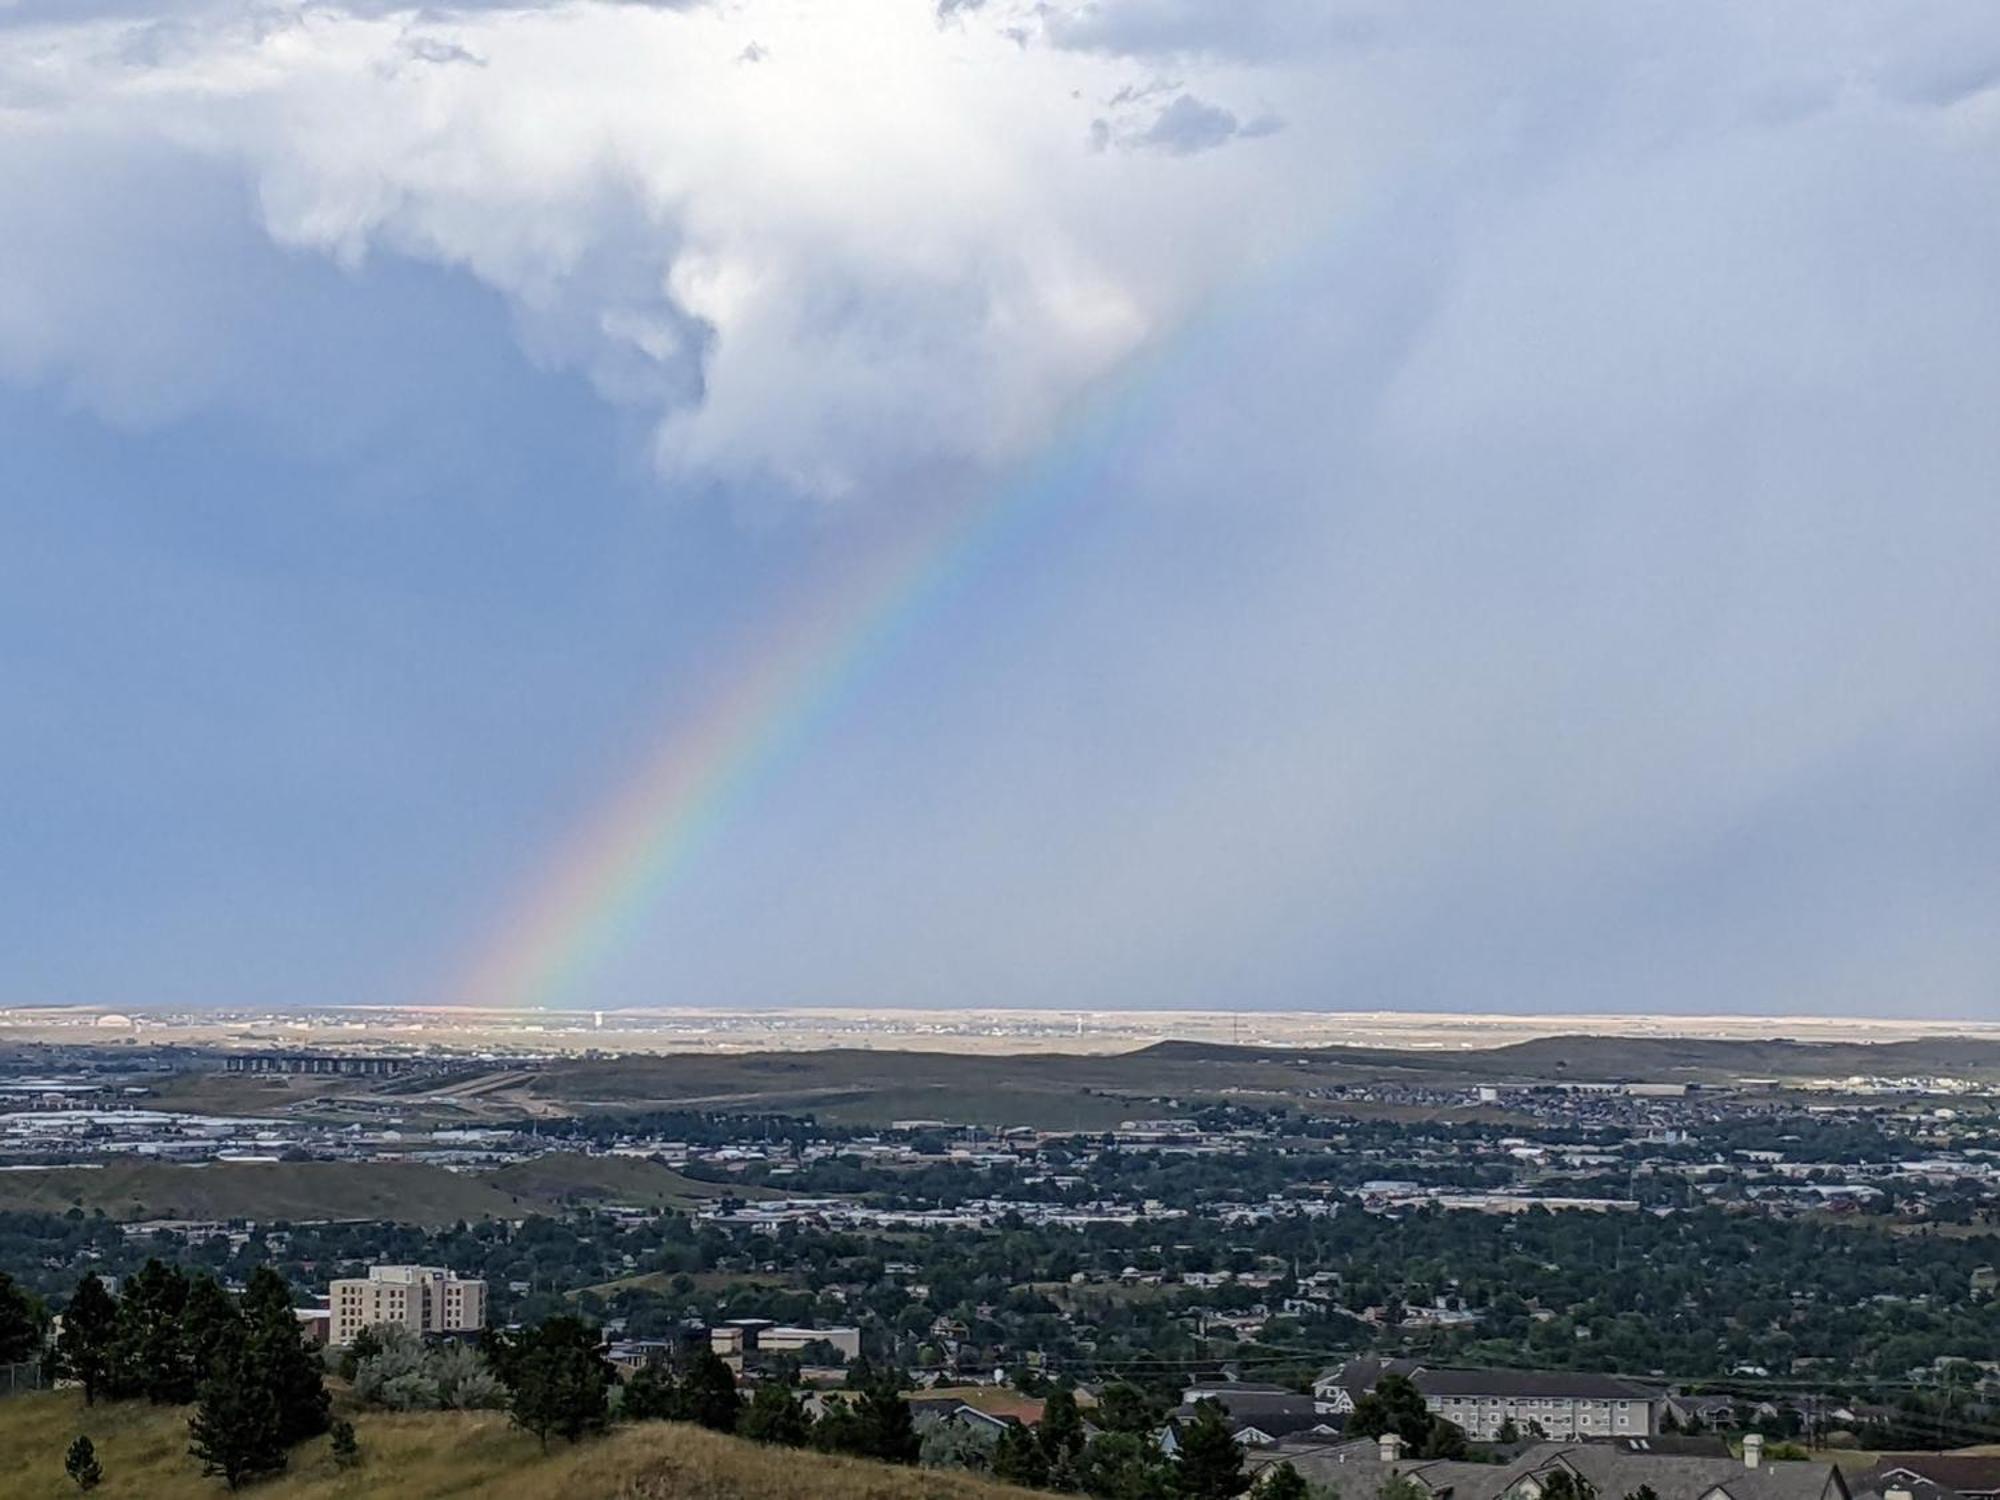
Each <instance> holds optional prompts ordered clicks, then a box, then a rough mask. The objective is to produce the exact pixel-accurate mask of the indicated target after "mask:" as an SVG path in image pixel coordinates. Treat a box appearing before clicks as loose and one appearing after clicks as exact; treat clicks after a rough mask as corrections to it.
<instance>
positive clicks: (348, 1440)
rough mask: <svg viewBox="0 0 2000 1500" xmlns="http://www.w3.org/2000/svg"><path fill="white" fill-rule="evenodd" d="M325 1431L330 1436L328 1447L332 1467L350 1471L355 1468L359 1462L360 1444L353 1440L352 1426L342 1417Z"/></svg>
mask: <svg viewBox="0 0 2000 1500" xmlns="http://www.w3.org/2000/svg"><path fill="white" fill-rule="evenodd" d="M327 1430H328V1432H329V1433H331V1434H332V1441H331V1442H330V1443H329V1444H328V1446H329V1448H330V1449H331V1450H332V1452H333V1465H334V1467H335V1468H337V1469H352V1468H354V1467H355V1466H357V1465H358V1464H359V1463H360V1462H361V1444H359V1443H358V1442H356V1441H355V1440H354V1424H353V1423H352V1422H350V1421H348V1420H347V1419H346V1418H344V1417H343V1418H342V1419H341V1420H340V1421H338V1422H335V1423H334V1424H333V1425H332V1426H331V1427H330V1428H328V1429H327Z"/></svg>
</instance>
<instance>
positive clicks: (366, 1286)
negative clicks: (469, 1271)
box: [327, 1266, 486, 1344]
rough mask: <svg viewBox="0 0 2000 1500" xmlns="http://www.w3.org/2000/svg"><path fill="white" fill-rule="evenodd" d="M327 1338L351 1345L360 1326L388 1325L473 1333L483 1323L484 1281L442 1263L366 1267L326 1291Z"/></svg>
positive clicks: (416, 1330) (419, 1330) (418, 1331)
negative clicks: (362, 1272)
mask: <svg viewBox="0 0 2000 1500" xmlns="http://www.w3.org/2000/svg"><path fill="white" fill-rule="evenodd" d="M327 1301H328V1303H329V1305H330V1308H331V1313H332V1317H331V1328H330V1341H331V1342H332V1343H335V1344H351V1343H353V1342H354V1336H355V1335H356V1334H358V1333H360V1332H361V1330H362V1329H364V1328H371V1327H374V1326H376V1325H377V1324H381V1323H393V1324H395V1325H397V1326H398V1327H401V1328H407V1329H409V1330H410V1332H412V1333H416V1334H426V1333H476V1332H477V1331H478V1330H479V1329H481V1328H484V1327H485V1326H486V1283H485V1282H483V1281H468V1280H465V1279H462V1278H460V1277H457V1276H454V1275H452V1273H451V1272H449V1271H447V1270H445V1269H444V1268H443V1267H442V1266H370V1267H369V1268H368V1274H367V1276H366V1277H351V1278H350V1277H343V1278H341V1279H340V1280H338V1281H335V1282H334V1283H333V1284H332V1285H331V1287H330V1288H329V1289H328V1293H327Z"/></svg>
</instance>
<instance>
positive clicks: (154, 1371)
mask: <svg viewBox="0 0 2000 1500" xmlns="http://www.w3.org/2000/svg"><path fill="white" fill-rule="evenodd" d="M187 1297H188V1284H187V1277H185V1276H183V1275H182V1274H181V1273H180V1272H179V1271H178V1270H176V1269H174V1268H172V1267H169V1266H164V1265H161V1264H160V1262H159V1261H157V1260H149V1261H147V1262H146V1264H145V1265H144V1266H142V1267H141V1268H140V1269H139V1272H138V1274H137V1275H135V1276H134V1277H133V1278H132V1279H131V1280H130V1281H128V1282H126V1283H125V1292H124V1295H123V1296H121V1297H120V1298H119V1299H118V1352H117V1358H116V1360H115V1361H114V1376H113V1382H114V1384H115V1386H116V1388H115V1389H113V1390H112V1391H111V1392H110V1394H112V1395H135V1396H144V1397H145V1398H146V1399H147V1400H149V1401H156V1402H162V1403H165V1404H167V1405H171V1406H179V1405H182V1404H184V1403H185V1402H187V1401H188V1400H190V1399H192V1397H193V1396H194V1391H195V1371H194V1366H193V1363H192V1362H191V1361H190V1360H189V1359H188V1356H187V1347H186V1344H185V1342H184V1340H183V1339H182V1329H181V1311H182V1309H184V1308H185V1307H186V1306H187Z"/></svg>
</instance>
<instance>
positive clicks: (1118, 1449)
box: [1076, 1432, 1177, 1500]
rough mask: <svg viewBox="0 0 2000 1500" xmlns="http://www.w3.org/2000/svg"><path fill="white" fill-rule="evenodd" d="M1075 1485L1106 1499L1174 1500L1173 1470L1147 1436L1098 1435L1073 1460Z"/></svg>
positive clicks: (1138, 1434) (1135, 1434) (1111, 1433)
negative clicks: (1074, 1464) (1074, 1460)
mask: <svg viewBox="0 0 2000 1500" xmlns="http://www.w3.org/2000/svg"><path fill="white" fill-rule="evenodd" d="M1076 1478H1077V1486H1078V1488H1080V1489H1082V1490H1083V1491H1084V1493H1085V1494H1089V1495H1101V1496H1105V1497H1108V1500H1175V1496H1176V1494H1177V1490H1176V1486H1175V1484H1174V1470H1173V1467H1172V1466H1171V1465H1170V1464H1169V1463H1168V1462H1167V1460H1166V1457H1165V1455H1163V1454H1162V1453H1161V1452H1160V1449H1159V1445H1158V1444H1157V1443H1155V1442H1154V1441H1153V1438H1152V1435H1151V1434H1150V1433H1137V1432H1102V1433H1099V1434H1098V1435H1097V1436H1096V1437H1094V1438H1092V1439H1091V1440H1090V1441H1089V1443H1087V1444H1086V1445H1085V1446H1084V1450H1083V1452H1082V1454H1081V1455H1079V1456H1078V1458H1077V1464H1076Z"/></svg>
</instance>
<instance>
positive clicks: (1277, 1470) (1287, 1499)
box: [1257, 1464, 1312, 1500]
mask: <svg viewBox="0 0 2000 1500" xmlns="http://www.w3.org/2000/svg"><path fill="white" fill-rule="evenodd" d="M1257 1500H1312V1487H1311V1486H1310V1485H1308V1484H1307V1483H1306V1481H1305V1476H1304V1475H1303V1474H1301V1473H1299V1471H1298V1470H1297V1469H1295V1468H1293V1467H1292V1466H1291V1465H1290V1464H1275V1465H1273V1466H1272V1467H1271V1468H1268V1469H1266V1470H1265V1471H1264V1474H1263V1477H1262V1478H1261V1479H1259V1480H1258V1481H1257Z"/></svg>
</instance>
